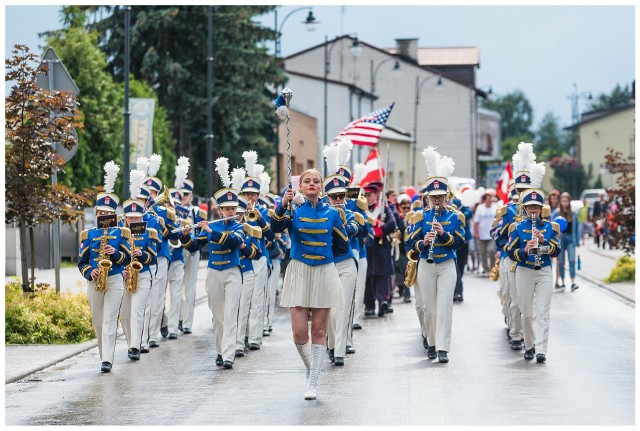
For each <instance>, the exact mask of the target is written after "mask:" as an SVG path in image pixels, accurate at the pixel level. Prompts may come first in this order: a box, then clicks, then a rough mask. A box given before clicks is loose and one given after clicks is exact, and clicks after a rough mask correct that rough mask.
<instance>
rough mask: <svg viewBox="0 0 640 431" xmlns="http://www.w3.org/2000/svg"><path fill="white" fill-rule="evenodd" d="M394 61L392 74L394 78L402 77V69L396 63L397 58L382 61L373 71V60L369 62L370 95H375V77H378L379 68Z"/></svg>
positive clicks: (397, 62) (398, 63)
mask: <svg viewBox="0 0 640 431" xmlns="http://www.w3.org/2000/svg"><path fill="white" fill-rule="evenodd" d="M393 60H395V64H394V65H393V69H392V71H393V74H394V76H396V77H400V76H401V75H402V67H400V62H399V61H398V59H397V58H393V57H392V58H388V59H386V60H384V61H381V62H380V63H379V64H378V65H377V66H376V68H375V70H374V69H373V60H371V62H370V65H371V68H370V69H371V94H375V92H376V75H378V70H380V66H382V65H383V64H385V63H388V62H390V61H393Z"/></svg>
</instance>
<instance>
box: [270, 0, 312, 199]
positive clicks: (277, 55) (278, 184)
mask: <svg viewBox="0 0 640 431" xmlns="http://www.w3.org/2000/svg"><path fill="white" fill-rule="evenodd" d="M301 10H308V11H309V14H308V15H307V18H306V20H305V21H303V24H305V25H306V26H307V30H308V31H314V30H315V25H316V24H318V23H319V22H318V21H316V18H315V17H314V16H313V7H310V6H303V7H299V8H297V9H294V10H292V11H291V12H289V13H288V14H287V15H285V17H284V19H283V20H282V23H280V27H278V8H276V9H275V10H274V15H275V23H274V26H273V28H274V30H275V31H276V38H275V41H274V42H275V46H274V52H275V60H276V65H277V66H278V68H279V67H280V52H281V44H280V38H281V36H282V27H284V23H285V22H287V19H288V18H289V17H290V16H291V15H293V14H294V13H296V12H299V11H301ZM279 87H280V85H279V84H276V96H277V95H278V90H279ZM275 141H276V142H275V146H276V187H277V191H278V193H279V192H280V190H281V188H280V187H281V185H282V184H281V182H280V171H281V169H280V121H279V120H278V123H277V125H276V136H275Z"/></svg>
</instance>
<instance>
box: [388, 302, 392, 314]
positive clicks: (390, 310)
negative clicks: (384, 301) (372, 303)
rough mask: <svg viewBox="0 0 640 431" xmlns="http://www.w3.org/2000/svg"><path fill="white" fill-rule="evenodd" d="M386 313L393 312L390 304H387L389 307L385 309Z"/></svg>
mask: <svg viewBox="0 0 640 431" xmlns="http://www.w3.org/2000/svg"><path fill="white" fill-rule="evenodd" d="M387 313H393V307H392V306H391V304H389V309H388V310H387Z"/></svg>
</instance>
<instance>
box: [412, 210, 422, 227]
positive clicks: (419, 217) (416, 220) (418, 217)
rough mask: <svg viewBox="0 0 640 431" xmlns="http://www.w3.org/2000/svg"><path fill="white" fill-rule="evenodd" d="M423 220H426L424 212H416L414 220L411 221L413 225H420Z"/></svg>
mask: <svg viewBox="0 0 640 431" xmlns="http://www.w3.org/2000/svg"><path fill="white" fill-rule="evenodd" d="M423 218H424V211H416V213H415V214H414V215H413V218H412V219H411V224H412V225H416V224H418V223H420V222H421V221H422V219H423Z"/></svg>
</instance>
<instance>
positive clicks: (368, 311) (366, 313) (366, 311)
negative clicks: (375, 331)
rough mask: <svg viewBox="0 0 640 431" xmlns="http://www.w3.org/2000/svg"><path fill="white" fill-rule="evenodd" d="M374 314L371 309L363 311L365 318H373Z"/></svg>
mask: <svg viewBox="0 0 640 431" xmlns="http://www.w3.org/2000/svg"><path fill="white" fill-rule="evenodd" d="M375 314H376V312H375V310H374V309H372V308H367V309H366V310H364V315H365V317H371V316H374V315H375Z"/></svg>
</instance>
